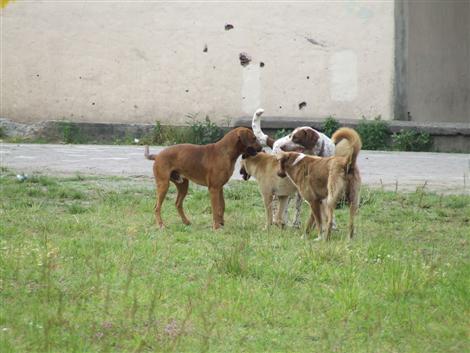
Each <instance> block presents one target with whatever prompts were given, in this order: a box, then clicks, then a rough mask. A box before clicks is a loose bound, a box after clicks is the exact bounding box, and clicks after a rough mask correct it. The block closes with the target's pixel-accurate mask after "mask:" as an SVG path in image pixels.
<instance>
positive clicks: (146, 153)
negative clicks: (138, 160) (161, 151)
mask: <svg viewBox="0 0 470 353" xmlns="http://www.w3.org/2000/svg"><path fill="white" fill-rule="evenodd" d="M155 156H156V155H155V154H150V153H149V146H148V145H145V149H144V157H145V158H147V159H148V160H150V161H153V160H154V159H155Z"/></svg>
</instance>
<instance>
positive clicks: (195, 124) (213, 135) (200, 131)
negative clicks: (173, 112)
mask: <svg viewBox="0 0 470 353" xmlns="http://www.w3.org/2000/svg"><path fill="white" fill-rule="evenodd" d="M187 117H188V118H189V119H190V121H189V122H188V125H189V127H190V130H191V132H190V134H189V136H188V137H189V141H187V143H194V144H197V145H205V144H208V143H213V142H216V141H218V140H220V139H221V138H222V137H223V136H224V130H223V129H222V128H221V127H219V126H217V125H216V124H215V123H213V122H212V121H211V120H210V119H209V117H208V116H206V118H205V119H204V121H198V120H196V117H195V116H193V115H187Z"/></svg>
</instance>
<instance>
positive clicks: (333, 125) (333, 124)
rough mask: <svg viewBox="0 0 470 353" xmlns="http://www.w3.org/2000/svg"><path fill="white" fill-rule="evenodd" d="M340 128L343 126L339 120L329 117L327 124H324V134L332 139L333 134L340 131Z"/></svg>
mask: <svg viewBox="0 0 470 353" xmlns="http://www.w3.org/2000/svg"><path fill="white" fill-rule="evenodd" d="M340 127H341V124H340V123H339V122H338V120H336V119H335V118H333V117H332V116H329V117H328V118H326V120H325V122H324V123H323V133H324V134H325V135H326V136H328V137H331V136H332V135H333V133H334V132H335V131H336V130H338V129H339V128H340Z"/></svg>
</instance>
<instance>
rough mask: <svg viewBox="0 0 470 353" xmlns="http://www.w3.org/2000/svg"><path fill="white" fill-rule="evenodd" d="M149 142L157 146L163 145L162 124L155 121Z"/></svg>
mask: <svg viewBox="0 0 470 353" xmlns="http://www.w3.org/2000/svg"><path fill="white" fill-rule="evenodd" d="M151 142H152V143H153V144H157V145H163V144H164V143H165V142H166V141H165V136H164V135H163V128H162V124H160V122H159V121H158V120H157V121H156V122H155V126H154V127H153V129H152V133H151Z"/></svg>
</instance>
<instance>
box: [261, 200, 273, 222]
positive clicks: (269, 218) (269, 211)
mask: <svg viewBox="0 0 470 353" xmlns="http://www.w3.org/2000/svg"><path fill="white" fill-rule="evenodd" d="M263 201H264V209H265V212H266V225H265V226H264V229H268V228H269V227H270V226H271V225H272V224H273V208H272V207H273V196H272V195H271V194H270V193H263Z"/></svg>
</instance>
